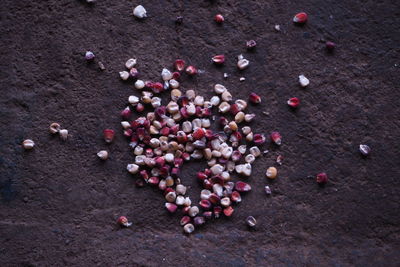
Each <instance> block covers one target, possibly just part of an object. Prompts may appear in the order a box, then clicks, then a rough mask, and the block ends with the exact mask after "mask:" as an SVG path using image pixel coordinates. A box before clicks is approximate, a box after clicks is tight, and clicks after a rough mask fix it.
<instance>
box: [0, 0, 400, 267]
mask: <svg viewBox="0 0 400 267" xmlns="http://www.w3.org/2000/svg"><path fill="white" fill-rule="evenodd" d="M136 4H143V5H144V6H145V8H146V9H147V11H148V15H149V17H148V18H147V19H145V20H143V21H138V20H136V19H135V18H134V17H133V16H132V8H133V7H134V6H135V5H136ZM300 11H305V12H307V13H308V14H309V21H308V23H307V24H306V25H304V26H303V27H299V26H296V25H294V24H293V23H292V17H293V16H294V14H296V13H297V12H300ZM216 13H222V14H223V15H224V16H225V22H224V23H223V24H222V25H217V24H216V23H215V22H214V21H213V17H214V15H215V14H216ZM178 15H181V16H183V17H184V21H183V24H182V25H176V24H175V22H174V20H175V17H176V16H178ZM399 18H400V2H399V1H394V0H393V1H390V0H383V1H369V0H366V1H361V0H358V1H333V0H324V1H322V0H309V1H294V0H288V1H261V0H257V1H234V0H227V1H222V0H221V1H207V0H199V1H167V0H165V1H154V0H148V1H142V2H137V1H128V0H120V1H115V0H97V1H96V3H95V4H94V5H88V4H86V3H85V2H84V1H77V0H48V1H39V0H32V1H15V0H2V1H1V4H0V26H1V27H0V36H1V38H0V43H1V49H0V87H1V97H0V127H1V131H0V191H1V201H0V263H1V264H0V265H1V266H61V265H66V266H94V265H100V266H134V265H148V266H159V265H161V264H166V265H167V264H168V265H183V266H196V265H197V266H205V265H207V266H257V265H258V266H321V265H322V266H350V265H356V266H395V265H397V264H398V263H399V262H400V255H399V254H400V253H399V251H400V250H399V249H400V241H399V240H400V226H399V222H400V215H399V203H400V198H399V196H400V194H399V193H400V192H399V188H400V182H399V181H400V179H399V178H400V172H399V166H400V155H399V150H400V148H399V135H400V131H399V127H400V123H399V118H400V112H399V109H398V106H399V104H400V103H399V99H400V90H399V89H400V88H399V84H400V81H399V71H400V69H399V64H400V59H399V58H400V57H399V52H400V48H399V44H400V34H399V25H400V19H399ZM275 24H279V25H281V28H282V31H281V32H279V33H278V32H275V30H274V25H275ZM249 39H254V40H256V41H257V48H256V49H255V51H254V52H246V48H245V41H246V40H249ZM325 40H333V41H334V42H336V43H337V49H336V50H335V52H334V53H333V54H329V53H327V52H326V51H325V47H324V41H325ZM86 50H92V51H93V52H94V53H95V54H96V60H100V61H101V62H103V63H104V65H105V67H106V70H105V71H101V70H99V68H98V66H97V64H96V63H94V64H87V63H86V62H85V60H84V57H83V55H84V52H85V51H86ZM222 53H223V54H225V55H226V58H227V60H226V63H225V65H224V66H223V67H216V66H214V65H213V64H212V63H211V60H210V58H211V56H213V55H215V54H222ZM241 53H243V54H244V55H245V57H246V58H248V59H249V60H250V61H251V64H250V67H249V68H248V69H246V70H245V71H243V72H242V73H240V72H239V71H238V70H237V69H236V57H237V55H239V54H241ZM130 57H136V58H137V59H138V62H139V63H138V68H139V70H140V72H141V75H142V77H143V78H144V79H157V78H158V77H159V74H160V72H161V69H162V68H163V67H165V66H167V67H171V66H172V62H173V61H174V60H175V59H176V58H183V59H185V60H186V61H187V62H189V63H190V64H193V65H195V66H197V67H198V68H199V69H201V70H204V73H203V74H201V75H198V76H197V77H195V78H188V77H187V76H184V77H182V87H183V90H186V89H195V90H196V91H197V92H199V93H201V94H203V95H205V96H208V97H210V96H211V95H212V94H213V93H212V88H213V85H214V84H215V83H223V84H224V85H226V86H227V87H228V88H229V89H230V91H231V92H233V94H234V97H236V98H247V96H248V94H249V93H250V92H251V91H254V92H257V93H258V94H260V95H261V96H262V98H263V103H262V105H260V106H250V108H249V110H250V111H252V112H255V113H256V114H257V116H258V117H257V121H256V122H254V123H251V124H250V125H251V127H252V128H253V129H254V131H255V132H262V133H269V132H271V131H273V130H278V131H279V132H280V133H281V134H282V136H283V145H282V146H281V148H279V149H276V148H273V147H269V144H266V145H265V146H264V147H263V149H270V150H271V152H270V153H269V154H268V155H267V156H265V157H263V158H261V159H259V160H257V161H256V163H255V164H254V172H253V175H252V176H251V178H249V179H248V182H249V183H250V184H251V185H252V187H253V191H252V192H250V193H249V194H247V195H245V196H244V197H243V202H242V203H241V204H240V205H238V206H237V208H236V209H235V212H234V215H233V217H231V218H230V219H219V220H218V221H215V222H212V223H209V224H207V225H206V226H205V227H203V228H202V229H200V230H198V231H196V233H195V234H193V235H191V236H186V235H184V234H183V233H182V228H181V226H179V219H180V216H179V215H169V214H167V211H166V210H165V208H164V207H163V204H164V200H163V197H162V195H161V194H160V193H159V192H158V190H155V189H152V188H149V187H146V188H142V189H139V188H136V187H135V186H134V179H133V177H132V176H131V175H130V174H129V173H128V172H127V171H126V169H125V168H126V164H127V163H131V162H132V160H133V156H132V152H131V151H130V149H129V147H128V143H127V141H126V140H125V138H123V136H122V133H121V126H120V116H119V112H120V110H122V109H123V108H124V107H125V106H126V104H127V99H128V96H129V95H131V94H136V95H138V92H137V91H135V89H134V88H133V86H132V84H131V83H129V82H128V83H124V82H122V81H121V80H120V79H119V77H118V71H121V70H123V69H124V63H125V61H126V60H127V59H128V58H130ZM224 72H227V73H229V74H230V75H231V76H230V77H229V78H228V80H226V81H224V80H223V77H222V76H223V73H224ZM300 74H304V75H306V76H307V77H308V78H309V79H310V81H311V84H310V86H309V87H308V88H306V89H302V88H300V86H299V85H298V81H297V79H298V78H297V77H298V75H300ZM242 76H244V77H246V80H245V81H244V82H239V78H240V77H242ZM294 96H296V97H299V98H300V99H301V101H302V102H301V107H300V108H299V109H298V110H297V111H295V112H293V111H291V110H290V109H289V108H288V106H287V105H286V101H287V99H288V98H289V97H294ZM263 111H265V112H268V113H269V114H270V115H268V116H267V115H264V114H263V113H262V112H263ZM54 121H56V122H60V123H61V124H62V126H63V127H65V128H67V129H68V130H69V131H70V138H69V139H68V140H67V141H66V142H62V141H61V140H60V139H59V138H58V137H54V136H51V135H50V134H49V133H48V126H49V125H50V123H51V122H54ZM105 128H113V129H116V130H117V132H118V134H117V135H116V139H115V141H114V142H113V143H112V144H111V145H107V144H105V142H104V141H103V140H102V130H103V129H105ZM26 138H31V139H33V140H34V141H35V142H36V147H35V148H34V149H33V151H29V152H26V151H23V150H22V148H21V146H20V144H21V142H22V141H23V140H24V139H26ZM360 143H366V144H368V145H370V147H371V148H372V154H371V155H370V157H368V158H362V157H361V155H360V153H359V151H358V146H359V144H360ZM102 149H107V150H109V152H110V159H109V160H108V161H106V162H101V161H100V160H98V159H97V158H96V152H98V151H99V150H102ZM279 154H282V155H284V157H285V160H284V164H283V165H282V166H281V167H279V168H278V169H279V177H278V178H277V179H276V180H275V181H274V182H269V181H267V179H266V178H265V176H264V173H265V170H266V169H267V167H269V166H273V165H276V163H275V159H276V156H277V155H279ZM204 166H205V163H190V164H187V165H185V166H184V169H183V175H182V180H183V182H184V183H185V184H187V185H190V186H191V188H190V190H189V192H190V193H189V194H190V195H191V196H192V199H193V201H194V202H195V203H196V202H197V201H198V199H199V192H200V187H199V184H198V182H197V181H196V179H195V175H194V174H195V172H196V171H198V170H201V169H202V168H204ZM321 171H325V172H327V173H328V175H329V177H330V182H329V183H328V184H327V185H326V186H325V187H324V188H321V187H319V186H318V185H317V184H316V182H315V180H314V178H307V177H308V176H309V175H312V176H313V177H314V176H315V174H316V173H318V172H321ZM267 184H268V185H270V187H271V189H272V191H273V194H272V196H271V197H267V196H266V195H265V193H264V186H265V185H267ZM120 215H126V216H127V217H128V218H129V219H130V220H131V221H132V222H133V227H131V228H129V229H120V228H119V227H118V226H117V225H116V223H115V221H116V219H117V218H118V216H120ZM249 215H252V216H254V217H256V218H257V220H258V225H257V228H256V230H254V231H249V230H248V229H247V227H246V225H245V223H244V219H245V218H246V217H247V216H249Z"/></svg>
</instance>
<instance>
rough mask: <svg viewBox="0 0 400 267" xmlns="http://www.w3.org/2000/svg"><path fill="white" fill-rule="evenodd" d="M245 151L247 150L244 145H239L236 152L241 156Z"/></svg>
mask: <svg viewBox="0 0 400 267" xmlns="http://www.w3.org/2000/svg"><path fill="white" fill-rule="evenodd" d="M246 149H247V146H246V145H241V146H239V148H238V151H239V152H240V153H241V154H242V155H243V154H244V153H246ZM250 153H251V152H250Z"/></svg>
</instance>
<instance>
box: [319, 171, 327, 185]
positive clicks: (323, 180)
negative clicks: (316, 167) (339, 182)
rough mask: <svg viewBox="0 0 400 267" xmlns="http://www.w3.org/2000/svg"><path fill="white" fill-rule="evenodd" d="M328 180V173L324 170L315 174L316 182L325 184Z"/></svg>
mask: <svg viewBox="0 0 400 267" xmlns="http://www.w3.org/2000/svg"><path fill="white" fill-rule="evenodd" d="M327 182H328V175H327V174H326V173H324V172H321V173H319V174H317V183H318V184H326V183H327Z"/></svg>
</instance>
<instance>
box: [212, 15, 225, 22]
mask: <svg viewBox="0 0 400 267" xmlns="http://www.w3.org/2000/svg"><path fill="white" fill-rule="evenodd" d="M214 20H215V22H216V23H222V22H224V20H225V19H224V16H222V15H221V14H217V15H215V17H214Z"/></svg>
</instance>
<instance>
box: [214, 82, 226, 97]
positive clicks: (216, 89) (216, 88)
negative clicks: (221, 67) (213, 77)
mask: <svg viewBox="0 0 400 267" xmlns="http://www.w3.org/2000/svg"><path fill="white" fill-rule="evenodd" d="M225 91H226V87H225V86H223V85H222V84H216V85H214V92H215V93H216V94H218V95H220V94H222V93H223V92H225Z"/></svg>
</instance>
